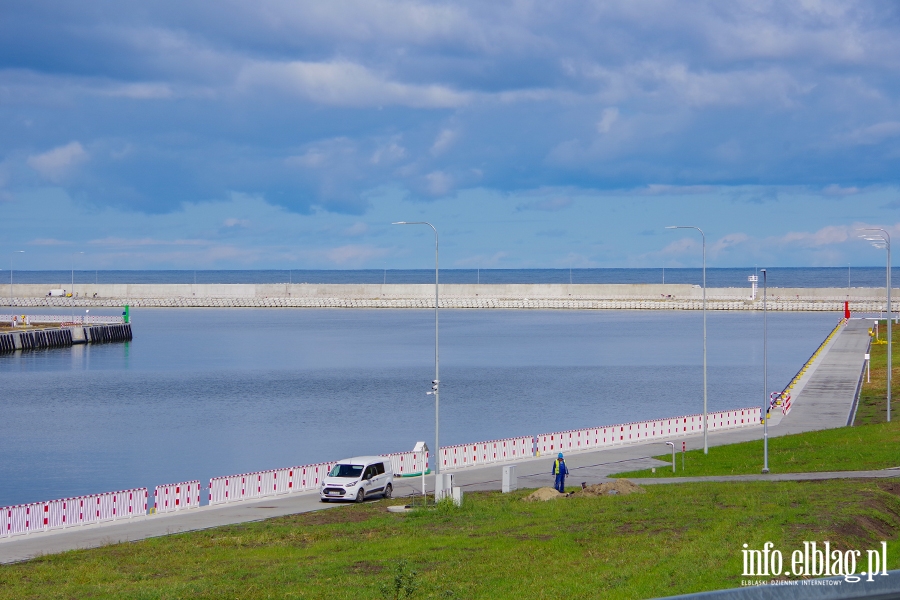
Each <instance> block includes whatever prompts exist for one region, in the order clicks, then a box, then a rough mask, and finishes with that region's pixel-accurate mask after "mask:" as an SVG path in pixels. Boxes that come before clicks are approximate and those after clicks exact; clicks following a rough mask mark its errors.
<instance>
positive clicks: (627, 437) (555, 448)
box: [442, 407, 760, 466]
mask: <svg viewBox="0 0 900 600" xmlns="http://www.w3.org/2000/svg"><path fill="white" fill-rule="evenodd" d="M759 419H760V409H759V408H758V407H757V408H743V409H738V410H731V411H720V412H713V413H707V427H708V430H709V431H713V430H724V429H733V428H736V427H748V426H751V425H758V424H759V422H760V421H759ZM701 431H703V415H688V416H683V417H676V418H672V419H660V420H655V421H641V422H639V423H622V424H619V425H609V426H605V427H595V428H590V429H572V430H569V431H555V432H552V433H542V434H540V435H537V436H535V438H534V440H535V442H534V443H535V451H536V454H537V455H539V456H540V455H546V454H556V453H559V452H578V451H582V450H591V449H594V448H604V447H610V446H616V445H623V444H630V443H637V442H644V441H648V440H652V439H664V438H669V437H675V436H684V435H689V434H691V433H699V432H701ZM442 451H443V449H442ZM461 466H468V464H462V463H461Z"/></svg>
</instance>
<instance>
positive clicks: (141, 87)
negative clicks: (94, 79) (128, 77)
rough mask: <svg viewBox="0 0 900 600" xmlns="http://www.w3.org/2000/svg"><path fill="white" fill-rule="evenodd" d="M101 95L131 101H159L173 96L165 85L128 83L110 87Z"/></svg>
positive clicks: (170, 89) (168, 86)
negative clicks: (129, 99)
mask: <svg viewBox="0 0 900 600" xmlns="http://www.w3.org/2000/svg"><path fill="white" fill-rule="evenodd" d="M101 93H102V94H103V95H106V96H113V97H119V98H131V99H133V100H160V99H166V98H171V97H173V96H174V95H175V93H174V92H173V91H172V87H171V86H170V85H168V84H165V83H129V84H124V85H117V86H114V87H111V88H109V89H106V90H103V91H102V92H101Z"/></svg>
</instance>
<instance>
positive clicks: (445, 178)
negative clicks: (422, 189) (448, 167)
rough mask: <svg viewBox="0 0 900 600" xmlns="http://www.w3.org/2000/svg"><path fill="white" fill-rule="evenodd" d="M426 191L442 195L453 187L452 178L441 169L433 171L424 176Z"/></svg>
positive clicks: (434, 194)
mask: <svg viewBox="0 0 900 600" xmlns="http://www.w3.org/2000/svg"><path fill="white" fill-rule="evenodd" d="M425 183H426V187H427V188H428V193H429V194H431V195H433V196H443V195H445V194H446V193H447V192H449V191H450V190H451V189H452V188H453V178H452V177H450V175H448V174H447V173H444V172H443V171H433V172H431V173H429V174H428V175H426V176H425Z"/></svg>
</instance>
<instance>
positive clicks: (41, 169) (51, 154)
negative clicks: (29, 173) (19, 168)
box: [28, 142, 88, 183]
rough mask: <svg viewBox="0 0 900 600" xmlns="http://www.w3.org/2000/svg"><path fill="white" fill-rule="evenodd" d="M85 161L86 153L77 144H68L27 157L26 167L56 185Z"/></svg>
mask: <svg viewBox="0 0 900 600" xmlns="http://www.w3.org/2000/svg"><path fill="white" fill-rule="evenodd" d="M87 159H88V153H87V152H86V151H85V149H84V148H83V147H82V145H81V144H80V143H79V142H69V143H68V144H66V145H65V146H59V147H57V148H54V149H52V150H48V151H47V152H44V153H43V154H35V155H32V156H29V157H28V166H29V167H31V168H32V169H34V170H35V171H37V172H38V173H40V174H41V176H42V177H44V178H45V179H48V180H50V181H52V182H54V183H58V182H59V181H60V180H62V179H63V178H64V177H65V176H66V175H68V174H69V173H70V172H71V171H72V170H73V169H74V168H75V167H77V166H78V165H80V164H81V163H83V162H85V161H86V160H87Z"/></svg>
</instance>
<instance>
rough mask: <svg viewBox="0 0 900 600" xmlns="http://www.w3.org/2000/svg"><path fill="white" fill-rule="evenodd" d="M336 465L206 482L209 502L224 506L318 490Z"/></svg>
mask: <svg viewBox="0 0 900 600" xmlns="http://www.w3.org/2000/svg"><path fill="white" fill-rule="evenodd" d="M334 464H335V463H333V462H332V463H317V464H313V465H301V466H299V467H287V468H282V469H272V470H269V471H257V472H255V473H242V474H240V475H228V476H225V477H213V478H212V479H210V480H209V503H210V504H223V503H226V502H236V501H239V500H249V499H252V498H268V497H270V496H280V495H282V494H289V493H293V492H305V491H309V490H314V489H316V488H317V487H318V485H319V483H320V482H321V481H322V478H323V477H325V474H326V473H328V471H330V470H331V468H332V467H333V466H334Z"/></svg>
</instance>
